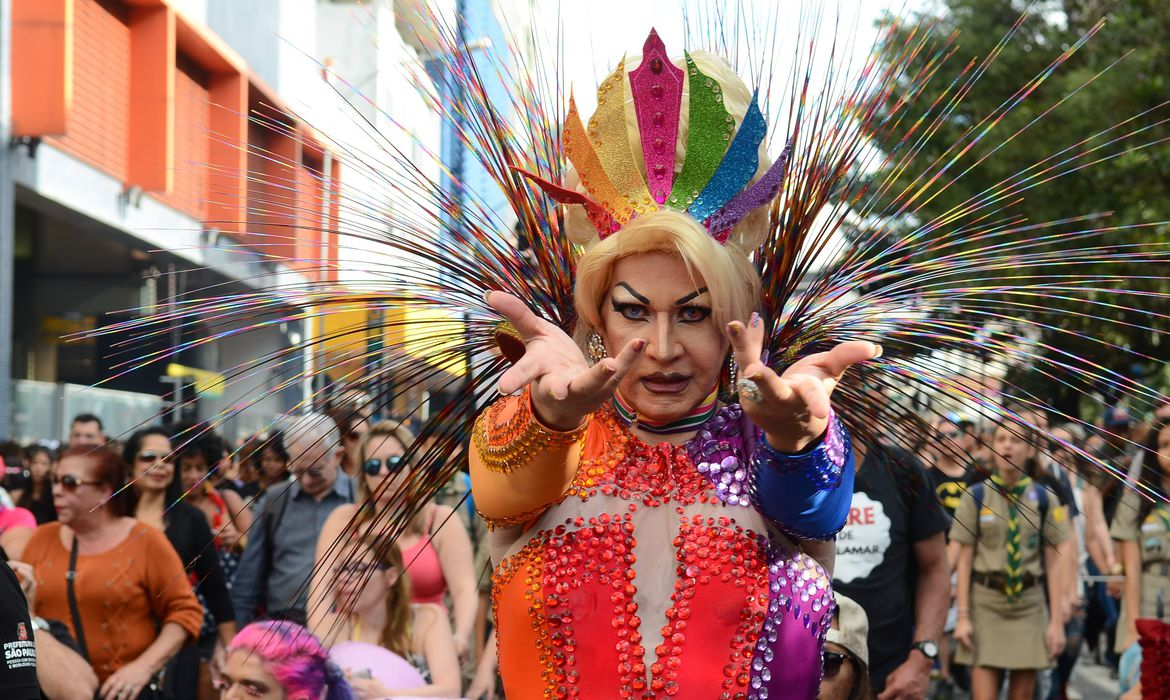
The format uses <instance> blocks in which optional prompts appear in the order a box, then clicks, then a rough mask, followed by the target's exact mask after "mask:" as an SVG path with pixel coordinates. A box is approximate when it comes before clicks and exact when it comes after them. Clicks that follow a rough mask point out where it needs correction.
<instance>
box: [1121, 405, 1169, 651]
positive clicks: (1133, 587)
mask: <svg viewBox="0 0 1170 700" xmlns="http://www.w3.org/2000/svg"><path fill="white" fill-rule="evenodd" d="M1145 448H1146V452H1145V454H1144V455H1143V458H1142V471H1141V476H1140V477H1139V482H1140V483H1141V484H1142V486H1143V487H1145V488H1148V489H1150V490H1152V494H1151V495H1152V496H1153V498H1154V499H1155V500H1156V501H1157V502H1156V503H1155V502H1154V501H1151V500H1150V499H1148V498H1144V497H1143V496H1141V495H1139V494H1138V493H1137V492H1136V491H1133V490H1129V491H1127V492H1126V494H1125V496H1124V497H1122V499H1121V504H1120V505H1119V506H1118V507H1117V515H1115V516H1114V517H1113V525H1112V527H1111V528H1110V530H1109V534H1110V535H1111V536H1112V537H1113V539H1115V540H1117V541H1118V542H1119V543H1120V545H1121V546H1120V550H1121V557H1120V560H1121V563H1122V565H1123V566H1124V570H1125V595H1124V597H1123V598H1122V618H1121V619H1122V620H1124V621H1125V627H1124V628H1121V629H1118V634H1117V651H1118V652H1119V653H1120V652H1122V651H1124V650H1125V649H1127V648H1128V647H1130V646H1131V645H1133V644H1134V643H1136V642H1137V639H1138V638H1137V627H1136V626H1135V624H1134V623H1135V621H1136V620H1137V619H1138V618H1153V617H1157V608H1158V596H1159V595H1161V597H1162V599H1163V601H1164V603H1165V604H1166V605H1168V606H1170V506H1167V505H1166V503H1165V501H1166V498H1167V494H1170V423H1160V424H1158V425H1155V426H1154V428H1153V429H1152V430H1150V437H1149V439H1148V440H1147V443H1146V446H1145ZM1143 490H1144V489H1143ZM1123 630H1124V631H1123Z"/></svg>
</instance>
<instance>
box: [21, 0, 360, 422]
mask: <svg viewBox="0 0 1170 700" xmlns="http://www.w3.org/2000/svg"><path fill="white" fill-rule="evenodd" d="M11 19H12V31H11V36H12V53H11V56H12V58H11V75H10V80H11V93H12V102H11V103H12V112H11V129H12V137H13V140H14V143H16V144H19V145H23V146H24V148H23V149H21V148H19V147H18V148H16V149H14V151H15V152H17V154H18V156H19V157H18V158H17V162H16V164H15V165H14V166H13V167H14V181H15V183H16V193H15V200H16V212H15V227H14V228H15V272H14V280H13V283H14V288H15V303H14V309H13V318H14V353H13V377H14V379H15V380H16V383H17V385H18V386H17V388H16V397H15V405H16V415H15V418H14V421H13V422H14V429H13V433H14V437H17V438H18V439H24V440H28V439H41V438H54V437H57V435H55V434H45V433H46V432H48V431H56V430H57V429H59V427H60V425H61V424H62V422H63V421H67V420H68V418H69V415H68V414H70V413H71V411H73V410H74V408H76V409H77V410H81V409H89V408H93V406H91V405H90V404H86V403H85V400H91V399H92V400H96V399H93V397H95V396H97V397H98V398H102V397H103V396H104V395H103V394H101V392H100V391H98V392H96V393H95V392H92V391H91V392H89V393H88V396H89V399H77V400H75V401H73V403H70V401H71V399H70V396H72V394H71V393H70V391H71V389H69V387H73V386H82V385H88V384H94V383H97V382H99V381H102V380H105V379H107V378H108V377H110V376H114V375H117V376H116V378H115V379H114V380H113V381H112V382H110V383H108V384H106V385H105V387H106V389H108V390H112V391H113V392H114V393H112V394H110V395H109V396H108V397H105V398H104V399H103V400H105V399H109V403H108V405H109V406H111V407H112V408H109V409H107V411H108V412H109V413H110V414H114V413H117V414H118V415H119V416H121V418H120V419H119V421H114V423H113V425H111V429H112V432H111V430H110V429H108V430H107V432H110V433H111V434H117V433H118V432H119V429H120V428H121V427H122V426H120V425H119V422H123V423H128V424H129V425H133V424H134V422H135V421H141V420H143V419H144V417H149V415H150V414H151V413H152V412H153V413H157V411H158V410H159V406H160V405H161V406H164V407H165V406H166V405H167V404H168V402H171V401H172V400H173V399H175V398H176V396H179V397H184V396H186V397H189V396H190V395H191V387H190V386H188V387H187V388H186V389H185V390H184V389H183V387H182V386H178V387H176V385H174V384H172V383H168V382H171V381H173V380H165V379H160V377H161V376H163V375H165V374H166V371H165V370H166V368H165V367H163V366H157V367H156V366H151V367H147V368H144V369H143V370H141V371H139V372H137V373H130V374H126V375H118V366H117V362H118V359H117V357H115V355H116V353H114V352H111V347H109V346H106V345H104V344H103V341H101V340H98V341H86V342H74V343H66V342H62V340H61V335H62V332H63V331H64V332H75V331H85V330H93V329H95V328H100V327H102V326H105V325H107V324H109V323H113V322H116V321H120V320H125V318H126V317H127V316H128V315H129V316H132V315H134V314H135V313H141V310H139V311H135V309H136V308H138V309H140V308H141V307H148V308H152V307H156V305H157V304H162V303H165V299H166V297H168V296H173V295H176V294H177V295H183V296H184V298H188V299H190V298H193V297H196V296H198V295H199V294H200V290H207V292H206V293H207V294H209V295H210V294H214V295H219V294H224V293H227V292H231V291H246V290H249V289H252V290H257V289H263V288H264V287H265V286H267V285H275V284H280V285H289V284H303V283H305V282H307V281H332V280H333V279H334V273H333V272H332V268H333V267H334V265H335V264H336V261H337V259H338V240H337V237H336V234H335V233H330V232H334V231H337V230H338V228H339V226H338V218H339V209H338V206H339V201H340V198H341V195H340V167H339V161H338V160H337V159H335V158H334V157H333V156H332V154H331V153H330V151H329V149H328V148H327V146H326V140H325V139H324V138H323V137H321V136H320V135H319V134H317V133H315V132H314V131H313V130H312V129H311V128H309V127H308V126H306V125H305V124H303V123H302V122H301V121H299V120H298V118H297V116H296V115H295V114H294V113H293V112H292V110H290V109H288V108H287V107H286V106H284V105H283V104H282V102H281V100H280V98H279V96H278V95H277V94H275V92H274V91H273V90H272V89H271V88H270V87H269V86H267V85H266V84H264V81H263V80H262V79H261V78H260V77H259V76H258V75H257V74H256V73H254V72H253V71H250V69H249V66H248V65H247V64H246V62H245V61H244V60H243V59H242V58H241V57H240V55H239V54H238V53H237V52H236V51H235V50H233V48H232V47H230V46H229V45H228V44H227V43H226V42H225V41H223V40H222V39H221V38H220V37H219V36H217V35H216V34H214V33H213V32H212V31H210V30H209V29H207V28H206V27H205V26H203V25H202V24H200V23H198V22H196V21H192V20H190V19H189V18H187V17H186V16H185V15H184V14H183V12H182V11H181V10H180V9H179V7H178V3H177V2H176V1H175V0H11ZM264 31H267V30H266V29H264V28H258V29H257V32H264ZM305 79H307V80H308V79H321V76H319V75H306V76H305ZM292 312H295V310H294V309H289V310H285V312H284V313H285V314H286V315H290V316H295V313H292ZM209 330H210V329H189V328H188V329H183V330H181V331H179V330H176V331H175V332H174V333H171V334H168V335H167V336H166V337H167V338H168V339H169V340H170V341H171V342H186V341H189V340H192V339H194V338H195V337H197V336H198V335H199V334H200V333H206V332H208V331H209ZM218 330H222V329H218ZM311 332H312V331H311V329H309V328H308V327H307V326H302V325H298V324H297V323H295V322H291V323H288V324H284V323H282V324H280V325H279V326H275V327H274V330H273V331H272V332H271V334H269V335H268V336H259V339H260V341H261V342H263V343H265V344H267V345H269V346H271V345H273V344H295V343H298V342H301V340H302V339H305V337H306V336H307V335H308V334H310V333H311ZM251 337H252V341H251V342H253V343H255V342H256V339H257V338H258V336H255V335H253V336H251ZM126 340H127V339H126V338H112V339H110V343H111V344H113V345H116V343H117V342H118V341H126ZM233 342H235V341H232V340H228V341H226V342H224V343H220V344H219V345H218V346H217V347H214V348H202V349H200V350H198V351H191V352H188V353H186V354H185V355H184V356H181V357H179V358H178V361H179V362H180V363H181V364H182V365H184V366H189V367H192V368H197V369H198V370H200V371H205V372H218V371H223V370H226V369H229V368H231V367H233V366H235V365H237V364H238V363H239V362H242V361H244V360H245V359H247V358H249V357H254V356H256V355H257V354H259V353H260V352H264V351H265V348H263V347H257V346H255V345H244V344H240V343H236V344H233ZM271 349H272V347H268V348H267V350H269V351H270V350H271ZM143 352H147V350H145V349H144V350H143ZM122 359H123V360H124V359H125V356H124V355H123V356H122ZM285 369H286V370H287V371H289V372H291V371H293V370H294V369H295V368H285ZM282 379H283V377H281V376H279V375H278V374H277V373H273V374H271V375H264V376H261V377H259V378H258V379H257V383H258V385H259V386H260V388H263V386H264V385H268V386H277V385H280V384H281V381H282ZM179 383H180V384H181V381H180V382H179ZM193 383H194V382H193V381H192V382H191V384H193ZM62 387H64V388H62ZM176 391H177V392H178V394H175V393H173V392H176ZM184 391H185V392H186V394H184ZM117 392H122V394H124V396H123V395H122V394H117ZM168 392H172V393H169V394H168ZM298 392H301V389H300V388H293V389H290V390H287V391H285V392H284V394H285V395H284V396H277V395H276V394H279V393H280V392H274V396H272V397H268V398H266V399H265V402H264V403H263V405H262V406H260V407H258V412H257V414H258V415H264V416H266V417H271V415H274V414H276V413H279V412H281V411H283V410H287V409H288V408H290V407H291V405H295V403H296V400H297V399H298V398H299V397H298ZM84 393H85V392H80V393H79V394H78V395H81V394H84ZM152 397H155V398H157V402H156V403H155V404H152V403H151V399H152ZM224 400H228V399H227V398H225V399H224ZM120 401H121V402H122V403H119V402H120ZM62 402H64V403H62ZM60 405H64V406H65V408H61V407H60ZM119 406H125V407H133V406H138V408H134V409H133V410H131V408H125V410H121V409H119V408H117V407H119ZM220 408H221V407H220V406H205V407H204V410H198V411H197V412H192V413H191V414H190V415H187V416H184V417H186V418H198V417H201V415H200V414H210V413H212V412H214V411H215V410H219V409H220ZM46 411H50V412H53V413H54V415H53V416H52V417H51V418H46V416H44V415H42V414H44V413H45V412H46ZM171 417H172V418H175V417H180V416H177V415H173V416H171ZM256 420H257V421H258V420H260V419H259V418H258V419H256ZM253 427H255V425H254V424H248V425H240V426H238V432H247V431H248V430H251V429H252V428H253Z"/></svg>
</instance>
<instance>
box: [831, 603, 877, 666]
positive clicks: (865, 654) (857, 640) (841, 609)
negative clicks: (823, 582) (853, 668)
mask: <svg viewBox="0 0 1170 700" xmlns="http://www.w3.org/2000/svg"><path fill="white" fill-rule="evenodd" d="M833 596H834V597H835V598H836V599H837V613H836V617H837V628H836V629H830V630H829V635H828V637H826V638H825V639H826V641H829V642H832V643H834V644H839V645H841V646H843V647H845V649H846V650H847V651H848V652H849V653H850V654H853V655H854V656H856V657H857V658H858V659H859V660H860V661H861V663H863V664H865V665H866V666H869V645H868V644H866V642H865V638H866V637H867V636H868V635H869V618H868V617H867V616H866V614H865V610H863V609H862V608H861V606H860V605H858V604H857V603H856V602H855V601H854V600H853V599H852V598H848V597H846V596H843V595H841V594H840V593H834V594H833Z"/></svg>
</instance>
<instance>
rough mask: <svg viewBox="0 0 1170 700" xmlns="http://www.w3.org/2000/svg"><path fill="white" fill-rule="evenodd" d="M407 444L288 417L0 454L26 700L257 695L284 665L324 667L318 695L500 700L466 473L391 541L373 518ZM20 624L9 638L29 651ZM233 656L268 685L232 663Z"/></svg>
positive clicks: (327, 419) (393, 433) (390, 489)
mask: <svg viewBox="0 0 1170 700" xmlns="http://www.w3.org/2000/svg"><path fill="white" fill-rule="evenodd" d="M350 398H353V397H350ZM359 398H360V395H359ZM355 405H358V406H361V405H364V404H363V403H362V402H360V401H359V402H358V404H355ZM343 435H344V436H345V437H343ZM414 439H415V438H414V434H413V433H412V431H411V430H410V429H409V428H408V427H407V426H405V425H404V424H403V423H401V422H398V421H392V420H384V421H374V420H372V419H371V418H370V417H369V415H368V413H362V412H361V411H359V412H357V413H353V414H349V415H347V416H346V417H345V418H340V417H339V416H337V415H329V414H325V413H319V414H308V415H301V416H285V417H281V418H280V419H278V420H277V421H276V422H275V423H274V426H273V429H272V430H270V431H268V432H266V433H263V434H259V435H256V436H253V437H252V438H251V439H249V440H247V441H245V442H243V443H242V444H240V445H232V444H229V443H228V442H227V441H225V440H223V439H221V438H220V437H219V436H217V435H216V434H215V433H214V432H213V431H211V430H209V429H208V428H207V426H206V425H199V424H196V425H173V426H172V425H166V426H164V425H156V426H151V427H146V428H143V429H141V430H138V431H136V432H134V433H133V434H131V435H128V436H118V439H111V437H110V436H107V435H105V434H104V432H103V429H102V421H101V419H100V417H98V416H95V415H90V414H85V415H79V416H77V417H76V419H75V420H74V421H73V423H72V427H71V430H70V433H69V435H68V436H67V437H66V438H65V439H64V440H62V441H61V443H60V444H59V445H51V444H48V443H47V442H46V443H38V444H34V445H30V446H27V447H25V448H23V449H22V448H21V447H20V446H18V445H7V446H4V447H3V448H0V456H2V457H3V460H4V462H3V463H4V466H5V472H6V477H5V480H4V485H5V488H4V490H3V491H0V547H2V549H3V552H4V555H5V557H6V559H7V561H8V562H9V567H7V568H6V569H5V570H6V571H9V572H13V573H15V576H16V584H14V588H13V590H15V586H16V585H18V586H19V588H20V589H22V590H23V591H24V596H25V598H27V611H25V613H26V614H27V617H28V619H29V621H30V622H29V624H30V625H31V626H32V628H33V630H35V644H36V657H37V659H38V661H39V662H40V663H38V664H37V665H36V681H37V685H39V689H36V688H34V690H35V693H36V694H33V695H30V697H39V696H40V695H39V694H40V693H43V694H44V696H45V697H49V698H91V697H100V698H103V700H117V699H119V698H122V699H125V698H210V697H236V695H235V694H233V693H235V692H236V691H241V690H242V692H243V693H244V695H245V696H247V697H254V696H261V697H270V695H265V694H264V693H263V692H255V691H257V689H260V688H267V689H269V690H279V689H280V688H281V687H282V683H284V681H282V680H279V679H281V678H282V674H284V673H285V672H286V670H287V669H285V670H281V669H282V668H284V666H285V665H287V664H293V665H296V664H300V663H302V662H301V661H295V660H293V659H291V658H286V657H287V655H288V654H294V653H295V654H301V653H304V654H307V655H308V656H310V657H313V655H314V654H316V656H322V655H323V657H322V658H324V659H325V660H326V661H329V660H330V659H331V661H329V665H327V667H326V668H325V670H324V671H322V672H321V673H322V674H323V675H321V676H320V678H318V679H317V680H318V681H320V683H323V684H325V685H329V684H333V685H335V686H337V687H339V688H340V687H341V686H342V685H344V688H345V691H344V692H345V693H352V697H356V698H381V697H389V696H408V697H409V696H428V697H448V698H457V697H465V693H464V691H465V690H466V691H467V693H470V694H471V695H470V697H493V696H494V694H495V671H494V664H493V661H494V659H493V658H491V650H490V648H489V649H488V650H487V653H485V645H486V643H487V642H488V637H487V632H486V630H487V628H488V625H487V624H486V623H485V619H486V617H487V610H486V609H485V608H484V606H483V605H482V603H481V595H480V588H481V582H482V581H483V580H484V579H486V578H487V577H486V576H484V575H482V571H481V572H478V573H477V571H476V569H475V567H476V566H477V559H476V554H475V549H476V546H475V545H478V544H479V543H478V542H475V543H473V540H472V537H473V535H474V536H475V537H476V538H480V536H481V533H482V528H480V529H479V530H477V529H474V528H471V527H468V525H470V524H471V522H470V518H469V513H472V512H473V511H469V509H468V508H467V507H465V505H464V503H463V495H464V494H466V492H467V490H468V485H467V482H466V474H463V475H462V479H456V480H455V482H453V483H452V485H451V487H450V488H445V489H443V490H442V491H441V492H440V494H439V498H440V499H443V498H445V499H447V500H449V501H451V504H450V505H448V504H446V503H439V502H431V503H427V504H426V505H425V506H424V507H423V509H422V511H421V512H420V513H418V515H417V517H416V518H414V520H413V521H412V522H411V523H410V526H409V527H408V528H407V531H406V532H405V534H403V535H401V536H399V537H396V538H393V539H391V538H390V537H388V536H385V535H384V534H379V533H378V528H379V527H380V526H379V524H377V523H375V522H374V518H373V517H372V515H373V513H375V512H376V511H377V507H376V506H375V505H374V504H376V503H378V500H377V498H378V497H385V496H382V495H383V494H392V493H394V488H395V487H396V484H395V482H396V481H400V480H402V479H403V478H405V476H406V475H407V474H408V470H407V466H408V464H407V462H406V459H405V456H406V453H407V451H408V450H409V449H410V448H411V446H412V443H413V442H414ZM375 495H378V496H377V497H374V496H375ZM363 504H364V505H363ZM359 531H361V532H363V533H365V534H364V535H363V536H362V537H358V538H354V537H349V536H350V535H351V534H352V533H355V532H359ZM342 535H345V536H347V537H349V539H348V540H347V539H344V538H342ZM335 542H340V543H341V545H340V546H339V547H334V543H335ZM483 562H484V559H482V558H481V559H479V560H478V565H479V566H481V567H482V566H483ZM314 572H316V573H315V574H314ZM6 602H10V601H6ZM14 629H15V627H14ZM20 629H21V632H20V634H21V635H24V637H23V640H22V639H16V638H14V639H13V640H12V642H13V643H19V642H21V641H28V640H30V639H31V638H33V633H32V631H30V630H29V629H28V625H22V626H21V628H20ZM260 629H264V630H269V631H270V632H271V631H273V630H277V631H279V632H280V634H281V635H283V636H284V637H287V638H288V640H291V641H287V643H281V644H276V643H274V642H272V641H271V640H269V639H266V638H264V636H263V635H261V634H260V633H259V632H258V631H257V630H260ZM309 630H312V632H309ZM477 630H479V633H480V634H479V636H477V635H476V631H477ZM3 641H4V642H8V641H9V640H8V639H7V638H5V639H4V640H3ZM29 643H30V644H31V643H32V642H29ZM322 643H324V646H322ZM49 645H51V646H49ZM314 645H315V646H314ZM42 647H44V648H42ZM6 648H7V647H6ZM241 648H247V649H250V650H252V651H253V652H256V653H258V656H259V657H260V659H261V660H266V661H265V665H264V668H265V669H266V670H263V669H261V668H260V667H258V666H257V665H256V661H255V660H253V659H248V660H240V661H239V662H238V663H236V662H235V661H233V653H232V652H233V650H236V649H241ZM294 648H295V650H294ZM314 650H315V651H314ZM379 651H384V652H386V653H387V655H379V654H378V652H379ZM269 652H271V653H274V654H277V656H275V657H268V656H266V654H268V653H269ZM282 655H283V656H282ZM237 656H238V655H237ZM314 658H316V657H314ZM274 659H275V660H274ZM395 659H397V660H398V663H397V665H396V664H395V661H394V660H395ZM318 661H319V660H318ZM268 662H271V663H268ZM477 662H480V663H477ZM304 663H309V661H304ZM314 663H315V662H314ZM20 668H21V667H20V666H13V664H12V663H9V669H10V670H12V671H18V670H20ZM332 669H339V670H338V671H337V673H336V674H334V672H333V670H332ZM62 670H68V671H70V672H69V673H66V674H62V673H61V671H62ZM302 670H303V669H302ZM261 671H263V672H262V673H261ZM257 673H260V674H261V675H264V674H267V675H266V676H265V678H267V680H266V681H265V680H263V679H258V677H257ZM297 673H300V671H298V672H297ZM294 675H295V674H294ZM335 676H336V677H335ZM274 678H275V679H277V680H273V679H274ZM7 680H8V679H4V678H0V687H5V688H11V687H16V686H15V685H13V684H12V683H9V682H7ZM278 681H279V682H278ZM341 681H344V683H342V682H341ZM316 682H317V681H314V683H316ZM13 683H15V680H13ZM283 687H284V688H285V690H286V691H287V689H288V686H287V684H285V685H284V686H283ZM314 687H321V686H320V685H317V686H314ZM233 688H234V689H236V690H232V689H233ZM30 692H33V691H30ZM330 692H333V691H330ZM338 692H340V691H338ZM271 697H279V695H275V696H271ZM286 697H293V696H291V695H286ZM308 697H313V698H317V697H319V695H317V694H310V695H309V696H308ZM328 697H349V695H344V694H331V695H329V696H328Z"/></svg>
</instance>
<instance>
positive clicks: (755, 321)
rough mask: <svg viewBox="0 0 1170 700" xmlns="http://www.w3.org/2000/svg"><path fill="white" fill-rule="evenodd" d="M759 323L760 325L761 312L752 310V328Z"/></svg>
mask: <svg viewBox="0 0 1170 700" xmlns="http://www.w3.org/2000/svg"><path fill="white" fill-rule="evenodd" d="M758 325H760V314H758V313H757V312H755V311H753V312H752V328H755V327H756V326H758Z"/></svg>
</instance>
